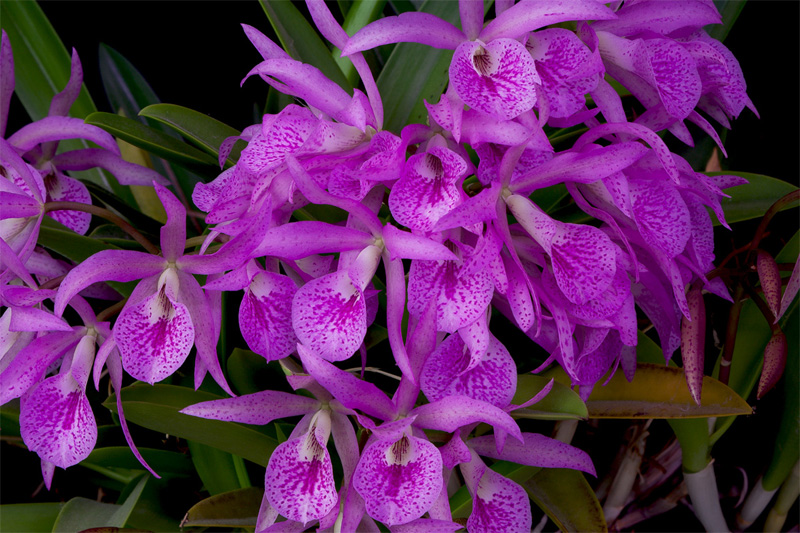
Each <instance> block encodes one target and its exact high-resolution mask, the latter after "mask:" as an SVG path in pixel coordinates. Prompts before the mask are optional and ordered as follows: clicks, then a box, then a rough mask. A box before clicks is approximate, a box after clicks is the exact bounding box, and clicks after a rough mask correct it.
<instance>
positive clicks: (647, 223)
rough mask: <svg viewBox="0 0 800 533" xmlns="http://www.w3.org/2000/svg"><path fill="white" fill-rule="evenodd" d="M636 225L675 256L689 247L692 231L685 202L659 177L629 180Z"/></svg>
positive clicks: (667, 252)
mask: <svg viewBox="0 0 800 533" xmlns="http://www.w3.org/2000/svg"><path fill="white" fill-rule="evenodd" d="M628 186H629V188H630V195H631V204H632V206H633V215H634V220H635V221H636V224H637V225H638V226H639V232H640V233H641V235H642V237H644V240H645V241H647V243H648V244H649V245H651V246H653V247H654V248H657V249H658V250H660V251H661V252H663V253H664V254H666V255H667V257H670V258H672V257H675V256H676V255H678V254H680V253H681V252H682V251H683V249H684V248H685V247H686V243H687V242H688V241H689V237H690V236H691V233H692V228H691V223H690V221H691V218H690V214H689V209H688V208H687V207H686V202H684V200H683V198H681V195H680V193H679V192H678V191H677V189H676V188H675V187H674V186H673V185H672V184H671V183H668V182H662V181H658V180H639V179H632V180H628Z"/></svg>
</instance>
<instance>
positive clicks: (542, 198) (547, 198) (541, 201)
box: [530, 183, 569, 213]
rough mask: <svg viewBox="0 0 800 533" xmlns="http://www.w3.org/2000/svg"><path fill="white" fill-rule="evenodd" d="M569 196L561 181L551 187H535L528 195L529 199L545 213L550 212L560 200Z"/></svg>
mask: <svg viewBox="0 0 800 533" xmlns="http://www.w3.org/2000/svg"><path fill="white" fill-rule="evenodd" d="M567 196H569V193H568V192H567V187H566V185H564V184H563V183H558V184H556V185H553V186H552V187H545V188H544V189H537V190H535V191H533V194H531V195H530V199H531V200H532V201H533V203H535V204H536V205H537V206H539V208H540V209H541V210H542V211H544V212H545V213H550V212H551V211H553V210H554V209H555V208H556V207H558V206H559V204H560V203H561V201H562V200H563V199H564V198H566V197H567Z"/></svg>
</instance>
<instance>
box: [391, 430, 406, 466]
mask: <svg viewBox="0 0 800 533" xmlns="http://www.w3.org/2000/svg"><path fill="white" fill-rule="evenodd" d="M410 459H411V441H410V440H409V438H408V435H405V434H403V436H402V437H400V439H399V440H397V441H396V442H395V443H394V444H392V445H391V446H390V447H389V448H387V450H386V463H387V464H389V465H400V466H405V465H407V464H408V462H409V460H410Z"/></svg>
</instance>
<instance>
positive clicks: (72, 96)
mask: <svg viewBox="0 0 800 533" xmlns="http://www.w3.org/2000/svg"><path fill="white" fill-rule="evenodd" d="M82 84H83V67H81V60H80V58H79V57H78V52H76V51H75V49H74V48H73V49H72V62H71V68H70V75H69V81H68V82H67V85H66V87H64V89H63V90H62V91H61V92H60V93H58V94H57V95H55V96H54V97H53V100H51V101H50V110H49V111H48V113H47V114H48V115H49V116H61V117H65V116H67V113H69V108H70V107H72V104H73V103H74V102H75V100H77V99H78V95H79V94H80V92H81V85H82Z"/></svg>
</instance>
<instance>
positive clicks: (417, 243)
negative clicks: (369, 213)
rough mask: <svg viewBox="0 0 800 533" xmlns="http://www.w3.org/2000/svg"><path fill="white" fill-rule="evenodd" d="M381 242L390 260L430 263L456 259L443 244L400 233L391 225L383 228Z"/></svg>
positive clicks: (404, 232)
mask: <svg viewBox="0 0 800 533" xmlns="http://www.w3.org/2000/svg"><path fill="white" fill-rule="evenodd" d="M383 240H384V242H385V243H386V249H387V250H389V254H390V257H391V259H392V260H394V259H397V258H400V259H428V260H431V261H440V260H456V259H458V258H457V257H456V256H455V255H454V254H453V252H451V251H450V250H449V249H448V248H447V247H446V246H444V245H443V244H440V243H438V242H436V241H433V240H431V239H428V238H425V237H422V236H420V235H414V234H413V233H409V232H407V231H400V230H399V229H397V228H395V227H394V226H392V225H391V224H387V225H385V226H384V227H383Z"/></svg>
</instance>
